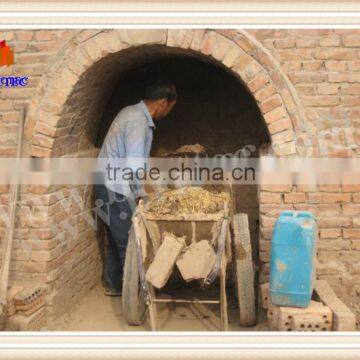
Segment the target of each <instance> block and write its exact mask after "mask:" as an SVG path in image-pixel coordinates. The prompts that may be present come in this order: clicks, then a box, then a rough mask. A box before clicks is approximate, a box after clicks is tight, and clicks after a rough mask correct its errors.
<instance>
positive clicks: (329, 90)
mask: <svg viewBox="0 0 360 360" xmlns="http://www.w3.org/2000/svg"><path fill="white" fill-rule="evenodd" d="M316 88H317V92H318V94H321V95H334V94H337V93H338V92H339V88H340V85H337V84H329V83H321V84H318V85H317V87H316Z"/></svg>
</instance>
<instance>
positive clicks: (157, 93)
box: [145, 80, 177, 101]
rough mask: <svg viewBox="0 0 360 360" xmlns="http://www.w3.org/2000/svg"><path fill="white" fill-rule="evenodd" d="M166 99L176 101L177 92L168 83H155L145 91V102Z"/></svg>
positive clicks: (163, 81)
mask: <svg viewBox="0 0 360 360" xmlns="http://www.w3.org/2000/svg"><path fill="white" fill-rule="evenodd" d="M160 99H166V100H168V101H173V100H176V99H177V92H176V88H175V86H174V85H173V84H172V83H171V82H169V81H165V80H162V81H157V82H154V83H153V84H151V85H149V86H148V87H147V88H146V89H145V100H151V101H155V100H160Z"/></svg>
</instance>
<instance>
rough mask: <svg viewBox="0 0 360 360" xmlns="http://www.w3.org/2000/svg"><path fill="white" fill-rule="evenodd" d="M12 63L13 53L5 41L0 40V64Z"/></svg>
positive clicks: (7, 64)
mask: <svg viewBox="0 0 360 360" xmlns="http://www.w3.org/2000/svg"><path fill="white" fill-rule="evenodd" d="M13 63H14V53H13V52H12V51H11V49H10V46H9V45H7V44H6V41H5V40H3V41H0V66H9V65H12V64H13Z"/></svg>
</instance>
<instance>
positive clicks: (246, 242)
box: [232, 214, 256, 326]
mask: <svg viewBox="0 0 360 360" xmlns="http://www.w3.org/2000/svg"><path fill="white" fill-rule="evenodd" d="M232 226H233V231H234V252H233V254H234V270H235V288H236V293H237V298H238V305H239V315H240V325H242V326H253V325H255V323H256V310H255V291H254V268H253V263H252V252H251V241H250V232H249V222H248V216H247V214H235V215H234V216H233V221H232Z"/></svg>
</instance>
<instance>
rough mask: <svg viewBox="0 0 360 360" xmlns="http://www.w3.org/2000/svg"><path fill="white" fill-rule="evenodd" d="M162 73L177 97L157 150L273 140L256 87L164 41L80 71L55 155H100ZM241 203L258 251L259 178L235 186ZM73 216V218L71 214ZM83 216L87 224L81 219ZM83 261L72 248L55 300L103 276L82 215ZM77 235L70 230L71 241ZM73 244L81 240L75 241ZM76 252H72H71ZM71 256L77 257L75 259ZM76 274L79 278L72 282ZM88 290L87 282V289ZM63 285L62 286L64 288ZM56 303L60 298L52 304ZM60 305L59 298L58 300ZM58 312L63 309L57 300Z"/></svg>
mask: <svg viewBox="0 0 360 360" xmlns="http://www.w3.org/2000/svg"><path fill="white" fill-rule="evenodd" d="M158 77H164V78H167V79H169V80H170V81H172V82H173V83H174V84H175V86H176V87H177V90H178V93H179V99H178V103H177V105H176V107H175V108H174V110H173V112H172V113H170V114H169V115H168V116H167V117H166V118H164V119H162V120H161V121H159V122H157V123H156V126H157V128H156V130H155V132H154V142H153V149H152V156H162V154H164V153H166V152H171V151H174V150H176V149H177V148H179V147H180V146H182V145H187V144H196V143H198V144H201V145H203V146H204V147H205V148H206V152H207V154H208V155H209V156H214V155H217V154H229V153H231V154H233V153H236V152H238V151H239V150H240V149H242V148H244V147H245V146H248V145H251V146H250V147H247V149H248V150H250V154H251V156H252V157H257V156H258V153H259V149H260V147H262V146H263V145H264V144H269V143H270V140H269V138H270V137H269V134H268V130H267V127H266V124H265V122H264V120H263V117H262V115H261V112H260V110H259V108H258V106H257V104H256V101H255V100H254V98H253V96H252V94H251V93H250V91H249V90H248V89H247V87H246V85H245V84H244V83H243V82H242V80H241V79H240V78H239V77H238V75H237V74H235V73H233V72H232V71H231V70H229V69H227V68H226V67H225V66H224V65H222V64H221V63H218V62H217V61H215V60H214V59H213V58H212V57H210V56H205V55H202V54H199V53H197V52H194V51H191V50H184V49H180V48H174V47H167V46H164V45H144V46H138V47H130V48H128V49H126V50H122V51H119V52H117V53H113V54H110V55H107V56H105V57H104V58H102V59H101V60H99V61H97V62H96V63H94V64H93V65H91V66H90V67H89V68H88V70H86V71H85V72H84V73H83V74H82V75H81V76H80V78H79V81H78V82H77V83H76V85H75V86H74V88H73V90H72V92H71V94H70V96H69V97H68V98H67V101H66V103H65V105H64V107H63V109H62V111H61V113H60V120H59V123H58V126H62V127H64V129H69V127H70V128H71V129H70V131H67V134H66V137H64V138H62V137H59V138H57V139H55V142H54V144H53V149H54V152H53V154H54V155H55V156H64V155H66V156H85V157H91V156H96V154H97V149H99V147H100V146H101V144H102V142H103V140H104V137H105V135H106V132H107V130H108V128H109V126H110V124H111V122H112V121H113V119H114V117H115V116H116V114H117V113H118V111H119V110H120V109H121V108H122V107H124V106H126V105H129V104H134V103H136V102H138V101H139V100H140V99H142V96H143V93H144V88H145V86H146V85H147V84H149V83H150V82H151V81H153V80H154V79H156V78H158ZM78 188H79V189H80V190H81V191H82V192H79V194H80V196H81V197H83V200H84V201H83V202H82V203H83V204H84V208H83V209H82V210H81V211H79V212H78V213H77V216H78V218H79V219H80V221H81V215H82V214H89V213H90V214H91V215H94V214H93V211H92V203H91V191H89V190H90V189H86V187H82V186H79V187H78ZM235 196H236V210H237V211H238V212H246V213H247V214H248V216H249V223H250V232H251V238H252V243H253V247H254V255H255V257H257V254H258V251H257V243H258V230H257V228H258V219H259V205H258V199H257V186H256V185H252V186H249V185H247V186H237V187H236V189H235ZM71 221H72V222H75V223H76V219H75V218H72V220H71ZM84 223H85V225H84ZM79 224H81V225H79V228H80V227H81V229H80V235H79V238H80V239H81V241H82V245H81V249H80V251H81V254H84V253H86V256H84V259H85V260H84V262H83V263H82V262H81V259H80V260H79V258H77V256H76V254H75V253H74V252H72V251H71V249H70V248H69V253H70V254H69V259H70V260H69V262H70V265H69V266H68V267H67V269H68V270H69V271H67V270H66V271H65V272H68V273H69V274H67V273H65V272H64V273H61V274H60V277H66V278H67V281H68V284H69V286H68V289H67V290H66V292H65V291H60V290H59V293H58V294H57V296H56V299H57V300H56V299H55V300H54V302H55V301H56V302H59V303H60V302H61V303H62V304H64V303H66V299H65V300H64V296H65V297H66V296H67V297H68V298H69V300H75V299H76V298H78V297H79V296H81V292H77V290H76V287H78V288H79V289H83V290H84V289H85V288H86V286H83V285H84V284H83V283H92V282H95V281H97V280H98V279H99V278H100V274H99V266H95V265H94V262H95V261H97V263H98V264H99V259H98V255H89V254H90V253H91V251H94V250H91V249H94V248H97V241H96V238H95V232H94V231H93V229H91V228H89V227H86V222H85V221H81V222H79ZM75 240H76V239H74V238H72V241H71V244H75V243H76V241H75ZM75 246H76V245H75ZM71 259H73V260H71ZM256 261H257V259H256ZM71 262H72V264H73V265H72V264H71ZM74 266H75V267H79V266H81V267H86V266H88V267H89V271H88V272H87V273H86V275H84V277H82V278H80V277H79V278H77V279H75V280H74V279H72V278H71V272H72V271H73V270H74ZM74 282H76V283H75V284H74ZM84 291H85V290H84ZM60 292H63V294H62V295H61V296H60ZM54 305H55V304H54ZM59 305H61V304H59ZM53 309H54V310H53V311H54V313H59V312H60V311H59V310H56V307H55V306H54V307H53Z"/></svg>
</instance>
